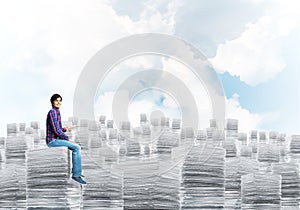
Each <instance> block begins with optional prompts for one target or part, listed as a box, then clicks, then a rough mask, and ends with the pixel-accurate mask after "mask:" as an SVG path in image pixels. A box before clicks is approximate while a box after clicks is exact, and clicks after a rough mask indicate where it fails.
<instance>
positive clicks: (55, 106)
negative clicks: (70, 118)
mask: <svg viewBox="0 0 300 210" xmlns="http://www.w3.org/2000/svg"><path fill="white" fill-rule="evenodd" d="M50 101H51V104H52V109H51V110H50V111H49V112H48V115H47V121H46V124H47V131H46V132H47V136H46V143H47V145H48V147H68V149H70V150H72V165H73V167H72V179H73V180H75V181H77V182H79V183H80V184H86V182H85V181H84V180H83V179H82V177H83V175H82V168H81V153H80V151H81V148H80V146H79V145H78V144H76V142H75V141H74V140H72V139H71V138H70V137H68V136H67V135H66V134H64V132H66V131H69V130H71V129H72V128H73V127H72V126H69V127H66V128H62V124H61V116H60V111H59V108H60V106H61V103H62V97H61V96H60V95H59V94H54V95H53V96H52V97H51V99H50Z"/></svg>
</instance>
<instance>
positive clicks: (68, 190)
mask: <svg viewBox="0 0 300 210" xmlns="http://www.w3.org/2000/svg"><path fill="white" fill-rule="evenodd" d="M67 151H68V149H67V148H63V147H51V148H41V149H34V150H28V151H27V158H28V160H27V176H26V184H27V205H28V208H44V207H47V208H57V209H58V208H60V209H67V208H70V207H71V206H72V207H77V208H78V207H79V206H80V188H79V185H78V184H76V183H75V182H74V181H72V180H70V179H69V166H68V153H67Z"/></svg>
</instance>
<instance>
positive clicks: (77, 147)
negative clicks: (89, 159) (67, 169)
mask: <svg viewBox="0 0 300 210" xmlns="http://www.w3.org/2000/svg"><path fill="white" fill-rule="evenodd" d="M74 150H75V151H76V152H80V150H81V148H80V146H79V145H78V144H76V145H75V147H74Z"/></svg>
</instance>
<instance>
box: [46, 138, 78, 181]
mask: <svg viewBox="0 0 300 210" xmlns="http://www.w3.org/2000/svg"><path fill="white" fill-rule="evenodd" d="M48 147H68V149H69V150H72V173H73V175H72V176H81V175H82V168H81V153H80V151H81V148H80V146H79V145H78V144H74V143H72V142H70V141H67V140H61V139H53V140H52V141H50V142H49V143H48Z"/></svg>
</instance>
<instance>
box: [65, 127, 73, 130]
mask: <svg viewBox="0 0 300 210" xmlns="http://www.w3.org/2000/svg"><path fill="white" fill-rule="evenodd" d="M65 128H66V130H67V131H71V130H72V129H73V128H74V126H68V127H65Z"/></svg>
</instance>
